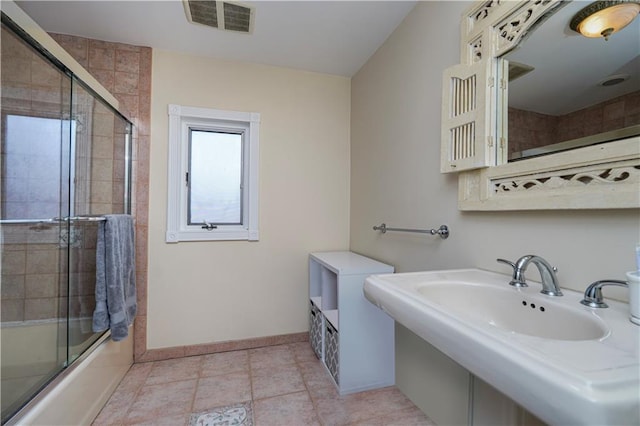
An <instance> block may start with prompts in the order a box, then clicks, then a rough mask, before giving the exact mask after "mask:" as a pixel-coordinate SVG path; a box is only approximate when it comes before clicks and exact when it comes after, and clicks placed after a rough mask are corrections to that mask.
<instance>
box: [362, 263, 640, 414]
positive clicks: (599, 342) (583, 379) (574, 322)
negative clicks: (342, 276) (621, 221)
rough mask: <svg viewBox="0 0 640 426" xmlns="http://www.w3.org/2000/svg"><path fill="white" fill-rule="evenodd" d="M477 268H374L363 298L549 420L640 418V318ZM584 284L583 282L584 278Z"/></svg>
mask: <svg viewBox="0 0 640 426" xmlns="http://www.w3.org/2000/svg"><path fill="white" fill-rule="evenodd" d="M510 280H511V277H510V276H507V275H503V274H498V273H494V272H489V271H483V270H480V269H461V270H450V271H429V272H413V273H400V274H387V275H372V276H370V277H368V278H367V279H366V280H365V284H364V294H365V297H366V298H367V299H368V300H369V301H370V302H372V303H373V304H375V305H376V306H378V307H379V308H380V309H382V310H383V311H385V312H387V314H389V315H390V316H391V317H393V318H394V319H395V320H396V321H397V322H399V323H400V324H402V325H404V326H405V327H407V328H408V329H410V330H411V331H413V332H414V333H415V334H416V335H418V336H420V337H421V338H423V339H424V340H426V341H427V342H429V343H430V344H432V345H433V346H435V347H436V348H437V349H439V350H440V351H441V352H443V353H444V354H445V355H447V356H449V357H450V358H451V359H453V360H454V361H456V362H457V363H458V364H460V365H461V366H463V367H464V368H466V369H467V370H468V371H470V372H471V373H473V374H474V375H476V376H477V377H479V378H481V379H482V380H484V381H485V382H487V383H489V384H491V385H492V386H493V387H495V388H496V389H498V390H500V391H501V392H502V393H504V394H505V395H507V396H509V397H510V398H511V399H512V400H514V401H515V402H517V403H518V404H520V405H521V406H523V407H524V408H526V409H527V410H529V411H530V412H532V413H533V414H535V415H536V416H538V417H539V418H540V419H542V420H543V421H545V422H547V423H550V424H615V425H625V424H634V425H637V424H640V367H639V364H640V361H639V359H640V327H638V326H636V325H634V324H632V323H631V322H630V321H629V319H628V318H629V309H628V305H627V304H626V303H621V302H616V301H613V300H610V299H608V300H607V303H608V304H609V306H610V307H609V308H607V309H593V308H589V307H587V306H584V305H581V304H580V300H582V293H579V292H575V291H571V290H566V289H562V290H563V293H564V296H561V297H552V296H547V295H543V294H540V289H541V284H540V283H537V282H534V281H532V280H528V282H529V287H523V288H516V287H512V286H509V281H510ZM585 287H586V285H585Z"/></svg>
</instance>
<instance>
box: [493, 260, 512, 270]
mask: <svg viewBox="0 0 640 426" xmlns="http://www.w3.org/2000/svg"><path fill="white" fill-rule="evenodd" d="M496 262H502V263H506V264H507V265H509V266H511V267H512V268H513V269H516V264H515V263H513V262H512V261H510V260H507V259H500V258H498V259H496Z"/></svg>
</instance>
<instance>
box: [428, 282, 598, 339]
mask: <svg viewBox="0 0 640 426" xmlns="http://www.w3.org/2000/svg"><path fill="white" fill-rule="evenodd" d="M418 293H420V294H421V295H422V296H423V297H424V298H425V299H426V300H427V301H429V302H432V303H436V304H438V305H440V306H442V307H443V308H445V309H447V310H448V311H450V312H452V313H455V314H456V315H461V316H468V317H470V318H473V320H475V321H484V322H486V323H488V324H490V325H492V326H494V327H498V328H501V329H503V330H506V331H513V332H514V333H521V334H528V335H530V336H538V337H544V338H545V339H557V340H590V339H599V338H602V337H605V336H606V335H607V332H608V329H607V327H606V325H605V323H604V322H603V321H602V320H600V319H599V318H598V317H595V316H593V315H591V313H589V312H584V311H583V310H582V309H579V307H578V306H576V308H578V309H567V308H566V307H565V306H563V305H561V304H558V303H554V304H549V303H547V300H544V299H545V297H547V296H543V295H540V296H541V297H536V298H535V299H532V298H531V297H529V295H528V294H526V293H524V292H522V291H517V290H516V291H514V289H511V288H509V287H506V286H505V287H495V286H487V285H475V284H466V283H465V284H462V283H456V282H454V283H433V284H429V285H423V286H421V287H418ZM547 298H548V297H547Z"/></svg>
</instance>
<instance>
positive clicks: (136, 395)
mask: <svg viewBox="0 0 640 426" xmlns="http://www.w3.org/2000/svg"><path fill="white" fill-rule="evenodd" d="M133 365H135V364H133ZM133 365H132V366H131V367H129V370H127V374H128V373H129V372H130V371H131V368H133ZM151 370H153V364H152V365H151V368H149V372H148V373H147V374H146V375H145V376H144V380H141V384H140V385H139V386H137V389H136V390H135V392H134V393H133V398H131V401H130V402H129V404H127V409H126V410H125V412H124V416H122V424H126V421H127V417H129V413H130V412H131V408H132V407H133V404H134V403H135V402H136V400H137V399H138V396H139V395H140V392H141V391H142V388H143V387H144V386H145V383H146V382H147V379H148V378H149V376H150V375H151ZM125 376H126V374H125ZM123 379H124V377H123ZM120 383H122V380H121V381H120ZM117 390H118V388H116V391H117ZM114 393H115V391H114ZM111 396H113V395H111ZM109 399H111V398H109ZM105 407H106V405H105ZM103 408H104V407H103Z"/></svg>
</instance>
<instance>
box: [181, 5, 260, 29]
mask: <svg viewBox="0 0 640 426" xmlns="http://www.w3.org/2000/svg"><path fill="white" fill-rule="evenodd" d="M183 4H184V11H185V14H186V15H187V19H188V20H189V22H191V23H196V24H201V25H206V26H208V27H213V28H218V29H221V30H228V31H236V32H241V33H251V32H253V15H254V9H252V8H250V7H248V6H243V5H241V4H238V3H230V2H223V1H212V0H183Z"/></svg>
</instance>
